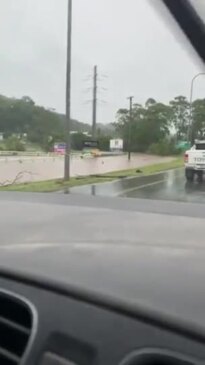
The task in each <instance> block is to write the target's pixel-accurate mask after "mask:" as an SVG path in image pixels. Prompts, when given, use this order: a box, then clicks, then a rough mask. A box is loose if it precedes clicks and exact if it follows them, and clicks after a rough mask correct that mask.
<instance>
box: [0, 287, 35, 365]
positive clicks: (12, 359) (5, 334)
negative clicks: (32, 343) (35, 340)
mask: <svg viewBox="0 0 205 365" xmlns="http://www.w3.org/2000/svg"><path fill="white" fill-rule="evenodd" d="M31 330H32V313H31V310H30V308H29V306H27V304H25V303H24V302H23V301H21V300H19V299H17V298H16V297H15V296H12V295H7V294H4V293H3V294H2V293H1V292H0V365H18V364H20V362H21V359H22V357H23V355H24V353H25V350H26V348H27V345H28V341H29V339H30V335H31Z"/></svg>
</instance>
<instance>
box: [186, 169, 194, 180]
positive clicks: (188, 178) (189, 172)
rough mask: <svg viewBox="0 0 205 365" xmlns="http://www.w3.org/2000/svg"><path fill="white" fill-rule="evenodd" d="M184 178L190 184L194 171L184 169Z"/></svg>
mask: <svg viewBox="0 0 205 365" xmlns="http://www.w3.org/2000/svg"><path fill="white" fill-rule="evenodd" d="M185 176H186V179H187V181H189V182H192V181H193V180H194V170H191V169H185Z"/></svg>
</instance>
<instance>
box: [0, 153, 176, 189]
mask: <svg viewBox="0 0 205 365" xmlns="http://www.w3.org/2000/svg"><path fill="white" fill-rule="evenodd" d="M172 159H173V158H170V157H157V156H152V155H145V154H135V155H134V154H133V155H132V159H131V161H128V159H127V156H126V155H121V156H109V157H98V158H91V157H89V158H81V157H80V156H72V157H71V170H70V173H71V176H72V177H75V176H86V175H95V174H103V173H107V172H110V171H117V170H126V169H130V168H140V167H142V166H146V165H150V164H155V163H160V162H166V161H171V160H172ZM63 175H64V157H59V156H56V157H55V156H54V157H48V156H44V157H42V156H39V157H37V156H33V157H20V156H18V157H15V156H12V157H1V158H0V184H6V183H12V182H14V181H15V182H31V181H43V180H50V179H61V178H63ZM16 177H18V178H17V181H16Z"/></svg>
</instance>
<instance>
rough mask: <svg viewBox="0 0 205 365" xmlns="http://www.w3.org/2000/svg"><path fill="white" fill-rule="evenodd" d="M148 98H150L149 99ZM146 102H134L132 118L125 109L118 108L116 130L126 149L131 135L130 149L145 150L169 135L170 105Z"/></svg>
mask: <svg viewBox="0 0 205 365" xmlns="http://www.w3.org/2000/svg"><path fill="white" fill-rule="evenodd" d="M149 100H150V99H149ZM149 100H148V102H146V104H145V107H143V106H142V105H140V104H134V106H133V112H132V118H131V120H130V114H129V111H128V110H127V109H120V110H119V111H118V113H117V116H116V119H117V120H116V130H117V131H118V134H119V135H120V137H122V138H123V139H124V144H125V150H127V149H128V140H129V139H128V136H129V135H130V137H131V141H130V143H131V150H132V151H133V152H134V151H147V149H148V148H149V146H150V145H151V144H153V143H157V142H159V141H160V140H162V139H163V138H165V137H166V136H167V135H169V127H170V123H171V110H170V107H169V106H167V105H165V104H162V103H157V102H155V101H152V102H150V101H149Z"/></svg>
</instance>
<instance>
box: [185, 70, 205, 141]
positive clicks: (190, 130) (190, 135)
mask: <svg viewBox="0 0 205 365" xmlns="http://www.w3.org/2000/svg"><path fill="white" fill-rule="evenodd" d="M204 75H205V72H199V73H198V74H197V75H195V76H194V77H193V78H192V80H191V89H190V102H189V126H188V133H187V141H188V142H189V141H190V142H191V143H192V144H193V143H194V136H193V106H192V103H193V91H194V81H195V80H196V79H197V78H198V77H199V76H204Z"/></svg>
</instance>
